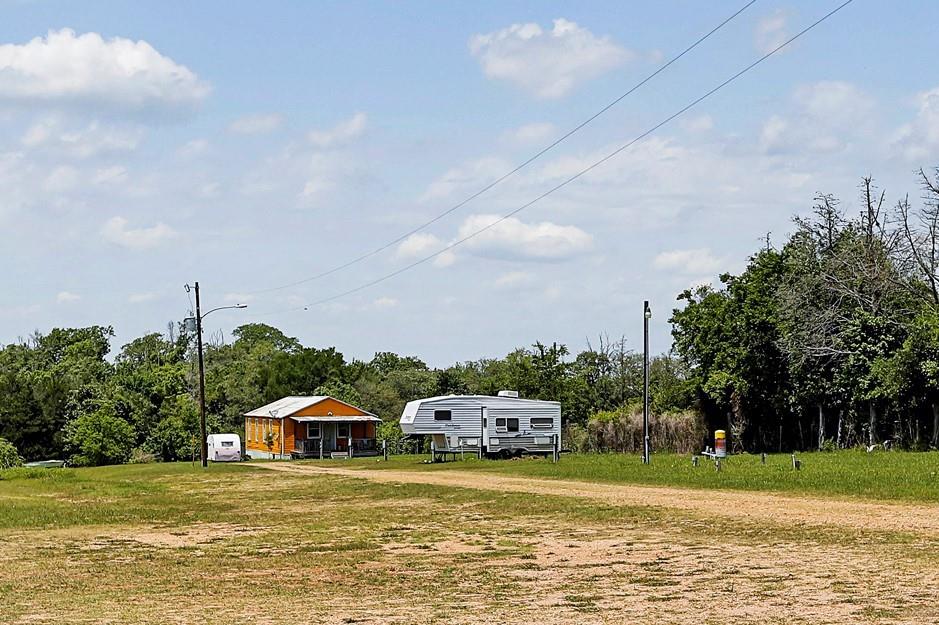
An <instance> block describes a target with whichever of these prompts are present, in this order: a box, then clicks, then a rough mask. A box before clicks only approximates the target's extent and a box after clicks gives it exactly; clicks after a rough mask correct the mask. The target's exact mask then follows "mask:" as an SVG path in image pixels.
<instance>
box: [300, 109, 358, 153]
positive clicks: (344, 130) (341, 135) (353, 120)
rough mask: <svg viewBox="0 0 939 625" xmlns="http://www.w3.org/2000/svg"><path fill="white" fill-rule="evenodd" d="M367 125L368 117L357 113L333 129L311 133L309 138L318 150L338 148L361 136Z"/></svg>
mask: <svg viewBox="0 0 939 625" xmlns="http://www.w3.org/2000/svg"><path fill="white" fill-rule="evenodd" d="M367 123H368V116H367V115H366V114H365V113H356V114H355V115H353V116H352V117H350V118H349V119H347V120H344V121H341V122H339V123H338V124H336V125H335V126H333V127H332V128H328V129H326V130H313V131H311V132H310V133H309V135H307V138H308V139H309V140H310V143H312V144H313V145H315V146H316V147H318V148H331V147H336V146H338V145H342V144H344V143H348V142H349V141H351V140H353V139H355V138H356V137H359V136H361V134H362V133H363V132H365V127H366V125H367Z"/></svg>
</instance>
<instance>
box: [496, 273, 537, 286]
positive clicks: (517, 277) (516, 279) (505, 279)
mask: <svg viewBox="0 0 939 625" xmlns="http://www.w3.org/2000/svg"><path fill="white" fill-rule="evenodd" d="M531 280H532V275H531V274H530V273H528V272H527V271H509V272H507V273H504V274H502V275H501V276H499V277H498V278H496V279H495V281H494V282H493V285H495V287H496V288H497V289H515V288H517V287H520V286H523V285H525V284H528V283H530V282H531Z"/></svg>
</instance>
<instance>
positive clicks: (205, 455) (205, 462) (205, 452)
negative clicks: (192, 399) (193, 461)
mask: <svg viewBox="0 0 939 625" xmlns="http://www.w3.org/2000/svg"><path fill="white" fill-rule="evenodd" d="M196 340H197V341H198V343H197V345H198V348H197V349H198V352H199V426H200V429H201V431H202V466H203V467H207V466H209V442H208V437H209V434H208V432H207V431H206V427H205V361H204V359H203V356H202V304H201V302H200V301H199V283H198V282H196Z"/></svg>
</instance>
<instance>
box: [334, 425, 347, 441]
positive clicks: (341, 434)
mask: <svg viewBox="0 0 939 625" xmlns="http://www.w3.org/2000/svg"><path fill="white" fill-rule="evenodd" d="M336 438H349V424H348V423H340V424H339V425H337V426H336Z"/></svg>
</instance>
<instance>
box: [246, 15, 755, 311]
mask: <svg viewBox="0 0 939 625" xmlns="http://www.w3.org/2000/svg"><path fill="white" fill-rule="evenodd" d="M756 2H757V0H750V1H749V2H747V3H746V4H744V5H743V6H742V7H740V8H739V9H737V11H735V12H734V13H733V14H731V15H730V16H729V17H727V18H725V19H724V21H722V22H721V23H720V24H718V25H717V26H715V27H714V28H712V29H711V30H709V31H708V32H707V33H705V34H704V35H702V36H701V37H700V38H699V39H697V40H696V41H695V42H694V43H692V44H691V45H690V46H688V47H687V48H685V49H684V50H682V51H681V52H680V53H679V54H678V55H676V56H674V57H672V58H671V60H669V61H668V62H667V63H665V65H662V66H661V67H659V68H658V69H657V70H655V71H654V72H652V73H651V74H649V75H648V76H646V77H645V78H643V79H642V80H640V81H639V82H638V83H636V84H635V85H633V86H632V87H631V88H630V89H629V90H628V91H626V92H625V93H623V94H622V95H620V96H618V97H617V98H616V99H615V100H613V101H612V102H610V103H609V104H607V105H606V106H604V107H603V108H602V109H600V110H599V111H597V112H596V113H594V114H593V115H591V116H590V117H588V118H587V119H585V120H584V121H582V122H581V123H579V124H578V125H577V126H575V127H574V128H572V129H570V130H569V131H567V132H566V133H565V134H564V135H562V136H561V137H559V138H558V139H556V140H555V141H554V142H553V143H551V144H550V145H548V146H546V147H544V148H542V149H541V150H540V151H538V152H537V153H536V154H535V155H533V156H531V157H530V158H528V159H527V160H525V161H524V162H522V163H521V164H520V165H518V166H516V167H515V169H513V170H511V171H509V172H507V173H505V174H503V175H502V176H500V177H498V178H496V179H495V180H493V181H492V182H490V183H489V184H487V185H486V186H484V187H483V188H481V189H480V190H478V191H476V192H475V193H473V194H472V195H470V196H469V197H467V198H466V199H464V200H462V201H460V202H458V203H457V204H454V205H453V206H451V207H450V208H448V209H447V210H445V211H444V212H442V213H440V214H439V215H437V216H435V217H433V218H432V219H430V220H429V221H425V222H424V223H422V224H421V225H419V226H417V227H415V228H413V229H411V230H408V231H407V232H405V233H404V234H402V235H400V236H399V237H397V238H396V239H392V240H391V241H389V242H387V243H385V244H384V245H381V246H380V247H377V248H375V249H373V250H372V251H370V252H366V253H365V254H362V255H361V256H356V257H355V258H353V259H351V260H349V261H346V262H345V263H342V264H341V265H337V266H335V267H333V268H331V269H327V270H325V271H322V272H320V273H318V274H316V275H313V276H310V277H308V278H303V279H301V280H296V281H294V282H290V283H288V284H282V285H280V286H275V287H270V288H267V289H261V290H258V291H249V292H248V293H249V294H252V295H256V294H260V293H270V292H272V291H280V290H282V289H288V288H290V287H294V286H299V285H301V284H306V283H307V282H313V281H314V280H319V279H320V278H325V277H326V276H329V275H332V274H334V273H336V272H338V271H342V270H343V269H347V268H349V267H351V266H353V265H356V264H358V263H360V262H362V261H363V260H367V259H369V258H371V257H372V256H375V255H376V254H380V253H381V252H384V251H385V250H387V249H388V248H390V247H392V246H394V245H396V244H397V243H400V242H402V241H404V240H405V239H407V238H408V237H409V236H411V235H413V234H417V233H418V232H420V231H421V230H424V229H425V228H427V227H428V226H431V225H433V224H435V223H437V222H438V221H440V220H441V219H443V218H444V217H446V216H447V215H449V214H451V213H453V212H455V211H457V210H459V209H461V208H463V207H464V206H466V205H467V204H469V203H470V202H472V201H473V200H475V199H476V198H478V197H479V196H481V195H482V194H484V193H486V192H487V191H489V190H490V189H492V188H493V187H495V186H497V185H499V184H500V183H502V182H504V181H505V180H506V179H508V178H510V177H512V176H514V175H515V174H517V173H518V172H519V171H521V170H522V169H524V168H525V167H527V166H528V165H530V164H532V163H533V162H535V161H536V160H538V159H539V158H541V157H542V156H544V155H545V154H546V153H548V152H550V151H551V150H553V149H554V148H556V147H557V146H558V145H560V144H561V143H563V142H564V141H566V140H567V139H568V138H570V137H571V136H572V135H574V134H576V133H577V132H579V131H580V130H582V129H583V128H584V127H585V126H587V125H588V124H590V123H591V122H593V121H594V120H596V119H597V118H598V117H600V116H601V115H603V114H604V113H606V112H607V111H609V110H610V109H611V108H613V107H614V106H616V105H617V104H619V103H620V102H621V101H623V100H624V99H625V98H627V97H628V96H630V95H631V94H632V93H633V92H635V91H636V90H637V89H639V88H640V87H642V86H643V85H645V84H646V83H647V82H649V81H650V80H652V79H653V78H655V77H656V76H658V75H659V74H661V73H662V72H664V71H665V70H666V69H668V68H669V67H670V66H671V65H673V64H674V63H676V62H677V61H678V60H679V59H681V58H682V57H683V56H685V55H686V54H688V53H689V52H691V51H692V50H694V49H695V48H697V47H698V46H699V45H700V44H702V43H704V42H705V41H707V39H709V38H710V37H711V35H713V34H714V33H716V32H717V31H719V30H720V29H721V28H723V27H724V26H726V25H727V24H728V23H729V22H731V21H733V20H734V18H736V17H737V16H738V15H740V14H741V13H743V12H744V11H746V10H747V9H748V8H750V7H751V6H752V5H753V4H755V3H756Z"/></svg>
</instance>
